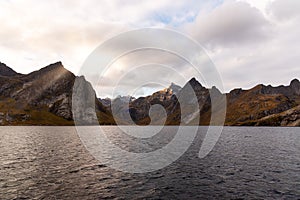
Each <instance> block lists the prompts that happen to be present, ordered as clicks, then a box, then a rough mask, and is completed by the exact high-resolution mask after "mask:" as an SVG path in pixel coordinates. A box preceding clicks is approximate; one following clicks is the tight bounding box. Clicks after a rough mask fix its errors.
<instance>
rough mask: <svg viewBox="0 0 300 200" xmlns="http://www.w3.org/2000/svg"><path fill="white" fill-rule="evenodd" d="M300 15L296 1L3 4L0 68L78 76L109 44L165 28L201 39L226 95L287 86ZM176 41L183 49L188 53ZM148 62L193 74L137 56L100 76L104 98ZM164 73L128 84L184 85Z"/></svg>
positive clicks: (174, 60) (176, 63) (293, 71)
mask: <svg viewBox="0 0 300 200" xmlns="http://www.w3.org/2000/svg"><path fill="white" fill-rule="evenodd" d="M299 9H300V5H299V1H297V0H270V1H269V0H242V1H235V0H225V1H221V0H213V1H199V0H188V1H180V0H178V1H174V0H161V1H141V0H133V1H125V2H124V1H121V0H116V1H110V0H107V1H106V0H104V1H101V4H100V3H99V1H96V0H88V1H76V0H75V1H70V0H65V1H59V0H53V1H49V2H42V1H38V0H27V1H26V2H25V1H16V0H11V1H0V20H1V29H2V31H0V61H1V62H4V63H6V64H8V65H9V66H11V67H12V68H14V69H15V70H16V71H18V72H22V73H28V72H30V71H32V70H36V69H39V68H41V67H44V66H46V65H48V64H49V63H52V62H56V61H58V60H61V61H62V62H63V64H64V65H65V67H66V68H68V69H69V70H71V71H73V72H74V73H77V72H78V71H79V69H80V67H81V65H82V64H83V62H84V61H85V59H86V58H87V57H88V55H89V54H90V53H91V52H92V51H93V50H94V49H95V48H96V47H97V46H98V45H99V44H101V43H102V42H103V41H105V40H106V39H108V38H110V37H112V36H114V35H117V34H119V33H122V32H124V31H128V30H132V29H136V28H142V27H161V28H168V29H173V30H176V31H179V32H182V33H183V34H187V35H189V36H191V37H193V38H194V39H195V40H197V41H198V42H199V43H200V44H201V45H202V46H203V47H204V48H205V50H206V52H207V53H208V54H209V56H210V57H211V59H212V61H213V62H214V63H215V65H216V67H217V68H218V70H219V72H220V75H221V77H222V79H223V82H224V86H225V90H226V91H229V90H231V89H233V88H235V87H243V88H249V87H253V86H254V85H255V84H258V83H265V84H275V85H276V84H283V83H284V84H288V83H289V81H290V80H291V79H293V78H299V74H300V71H299V70H300V68H299V63H300V40H299V35H300V18H299V16H300V14H299V12H298V11H299ZM159 38H160V37H159V36H158V37H157V38H154V39H159ZM131 42H132V41H128V45H132V44H130V43H131ZM135 42H138V41H135ZM179 42H180V41H176V45H178V48H185V46H184V44H180V43H179ZM133 43H134V42H133ZM115 48H121V46H118V45H116V46H115ZM186 51H192V50H191V49H188V48H187V49H186ZM108 53H109V52H108ZM149 62H154V63H160V64H166V65H170V66H173V67H174V69H175V70H177V71H178V72H180V73H181V74H183V76H184V77H185V78H184V79H188V78H189V77H192V76H193V75H194V73H193V71H192V70H190V66H189V65H188V64H187V63H185V62H183V61H182V60H180V59H179V58H178V57H176V56H174V55H168V54H165V53H161V52H153V51H147V52H143V54H141V53H140V54H139V53H136V54H132V55H128V56H127V57H125V58H122V59H120V61H119V65H117V64H118V63H116V65H115V66H114V67H112V68H111V71H110V72H108V73H107V74H106V76H103V77H102V79H103V80H105V81H104V83H102V85H101V87H102V88H103V90H105V91H104V92H103V93H102V94H103V95H102V96H106V95H107V94H109V93H110V91H111V90H112V89H113V87H114V84H115V80H118V79H116V78H115V77H116V76H118V77H121V76H122V75H123V74H124V73H127V72H128V71H129V69H130V68H131V67H132V66H136V65H142V64H145V63H149ZM154 68H155V67H153V69H154ZM162 72H163V71H162V70H158V69H157V70H152V71H151V72H150V71H149V73H142V72H139V73H137V72H136V73H132V74H130V76H129V75H128V77H127V78H128V80H126V81H124V82H123V84H124V86H126V87H127V89H130V88H134V87H135V81H134V80H145V79H147V78H148V77H154V78H153V79H154V80H155V79H157V80H167V82H169V83H170V82H175V83H177V84H180V85H183V84H184V81H183V79H180V78H178V77H177V76H176V75H174V74H172V73H171V74H166V73H162ZM95 79H98V77H95ZM165 84H166V85H167V84H168V83H165ZM98 86H99V85H96V87H98ZM149 87H150V86H149ZM153 87H154V86H153ZM157 88H158V86H156V87H155V89H157ZM145 90H146V86H145ZM122 91H126V89H122ZM147 91H150V90H149V89H147ZM140 93H142V92H140Z"/></svg>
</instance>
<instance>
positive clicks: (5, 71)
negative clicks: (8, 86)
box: [0, 62, 19, 77]
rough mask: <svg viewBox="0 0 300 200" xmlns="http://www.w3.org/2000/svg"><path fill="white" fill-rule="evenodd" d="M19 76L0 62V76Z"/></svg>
mask: <svg viewBox="0 0 300 200" xmlns="http://www.w3.org/2000/svg"><path fill="white" fill-rule="evenodd" d="M16 75H19V73H17V72H16V71H14V70H13V69H12V68H10V67H8V66H7V65H6V64H4V63H2V62H0V76H9V77H11V76H16Z"/></svg>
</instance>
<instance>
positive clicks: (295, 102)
mask: <svg viewBox="0 0 300 200" xmlns="http://www.w3.org/2000/svg"><path fill="white" fill-rule="evenodd" d="M75 80H79V82H76V81H75ZM74 83H75V84H78V83H80V85H78V87H77V88H79V91H81V92H82V97H81V98H82V99H83V101H85V102H89V103H88V104H84V103H83V102H80V101H78V103H79V104H78V105H77V107H76V108H75V110H74V109H73V110H72V98H73V97H72V94H73V90H72V89H73V86H74ZM212 94H214V96H217V99H218V98H219V99H220V100H221V99H222V101H223V100H225V99H226V105H227V112H226V119H225V125H240V126H299V120H300V115H299V105H300V82H299V80H297V79H294V80H292V81H291V83H290V85H288V86H278V87H272V86H270V85H268V86H265V85H257V86H255V87H253V88H252V89H249V90H243V89H234V90H232V91H230V92H229V93H227V94H221V92H220V91H219V90H218V89H217V88H215V87H213V88H205V87H204V86H202V85H201V84H200V83H199V82H198V81H197V80H196V79H195V78H192V79H191V80H190V81H188V82H187V83H186V85H184V86H183V87H182V88H181V87H180V86H178V85H176V84H174V83H172V84H171V85H170V87H168V88H165V89H163V90H161V91H157V92H155V93H153V94H152V95H149V96H146V97H139V98H137V99H135V98H134V97H130V96H125V97H117V98H116V99H109V98H106V99H97V97H96V95H95V91H94V89H93V88H92V85H91V84H90V83H89V82H87V81H86V80H85V79H84V77H76V76H75V75H74V74H72V73H71V72H70V71H68V70H66V69H65V68H64V67H63V65H62V63H61V62H57V63H53V64H50V65H48V66H46V67H44V68H42V69H40V70H37V71H34V72H32V73H29V74H25V75H23V74H19V73H17V72H15V71H14V70H12V69H11V68H9V67H8V66H6V65H5V64H3V63H0V125H73V124H74V122H73V113H72V111H75V112H76V113H79V115H78V117H80V118H81V120H82V122H83V123H84V124H91V123H92V122H93V123H95V122H100V124H103V125H105V124H115V123H116V121H117V122H118V124H124V125H125V124H127V125H128V124H133V123H136V124H138V125H147V124H152V125H156V124H162V123H163V124H167V125H179V124H183V125H198V124H200V125H208V124H209V123H210V121H211V113H212V107H211V106H212V103H211V101H212V99H211V95H212ZM193 97H194V98H193ZM73 100H74V99H73ZM222 101H220V103H221V102H222ZM73 102H74V101H73ZM153 105H155V106H153ZM93 106H94V107H95V109H96V115H95V114H94V112H93V108H91V107H93ZM181 108H184V109H181ZM198 108H199V110H200V119H199V113H198V112H197V110H198ZM218 109H219V110H220V111H221V106H219V107H218V105H217V107H216V110H215V112H219V110H218ZM81 113H85V115H84V114H82V115H81ZM220 113H221V112H220Z"/></svg>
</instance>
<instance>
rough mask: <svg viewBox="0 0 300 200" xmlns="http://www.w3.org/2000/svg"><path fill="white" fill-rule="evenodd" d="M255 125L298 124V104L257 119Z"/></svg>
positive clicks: (299, 120)
mask: <svg viewBox="0 0 300 200" xmlns="http://www.w3.org/2000/svg"><path fill="white" fill-rule="evenodd" d="M255 126H300V106H296V107H294V108H291V109H289V110H286V111H284V112H281V113H278V114H273V115H269V116H266V117H263V118H261V119H259V120H258V121H257V122H256V123H255Z"/></svg>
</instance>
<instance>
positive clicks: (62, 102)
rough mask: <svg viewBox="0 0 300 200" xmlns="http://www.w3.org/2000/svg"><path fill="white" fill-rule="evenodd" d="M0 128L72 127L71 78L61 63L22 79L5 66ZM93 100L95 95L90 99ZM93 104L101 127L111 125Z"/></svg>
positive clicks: (1, 80) (0, 90)
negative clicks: (31, 126) (32, 126)
mask: <svg viewBox="0 0 300 200" xmlns="http://www.w3.org/2000/svg"><path fill="white" fill-rule="evenodd" d="M0 69H1V71H0V74H2V76H0V124H3V125H27V124H28V125H72V124H73V120H72V119H73V116H72V107H71V105H72V88H73V85H74V81H75V78H76V77H75V75H74V74H72V73H71V72H70V71H68V70H66V69H65V68H64V67H63V65H62V63H61V62H57V63H53V64H50V65H48V66H46V67H44V68H42V69H40V70H38V71H34V72H32V73H30V74H26V75H22V74H18V73H16V72H14V71H13V70H12V69H11V68H9V67H7V66H6V65H2V67H1V68H0ZM94 98H95V95H94ZM102 107H103V106H102V105H101V103H100V102H98V101H97V111H98V113H97V114H99V115H103V117H101V119H105V120H106V121H105V120H103V121H101V123H103V124H106V123H114V122H113V120H111V118H110V117H109V116H111V115H110V114H109V113H108V111H107V110H106V109H104V107H103V109H101V108H102Z"/></svg>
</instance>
